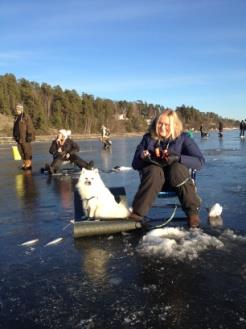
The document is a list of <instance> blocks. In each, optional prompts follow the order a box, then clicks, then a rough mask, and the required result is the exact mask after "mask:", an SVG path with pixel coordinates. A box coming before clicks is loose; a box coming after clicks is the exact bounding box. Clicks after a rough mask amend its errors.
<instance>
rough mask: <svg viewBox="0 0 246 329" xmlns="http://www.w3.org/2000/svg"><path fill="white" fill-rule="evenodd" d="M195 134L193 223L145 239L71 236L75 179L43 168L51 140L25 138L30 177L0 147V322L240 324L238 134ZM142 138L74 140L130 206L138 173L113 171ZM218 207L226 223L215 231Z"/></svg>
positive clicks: (244, 183) (244, 204)
mask: <svg viewBox="0 0 246 329" xmlns="http://www.w3.org/2000/svg"><path fill="white" fill-rule="evenodd" d="M194 138H195V140H196V141H197V143H198V145H199V146H200V148H201V149H202V151H203V153H204V155H205V158H206V165H205V167H204V168H203V169H202V171H200V172H198V174H197V188H198V191H199V194H200V196H201V198H202V200H203V205H202V209H201V224H202V225H201V229H199V230H195V231H196V232H193V233H191V232H190V231H188V230H187V229H186V227H185V223H175V222H174V224H173V223H171V224H170V225H169V226H168V227H167V228H165V229H164V230H163V231H162V232H159V233H158V232H157V233H156V234H154V233H153V234H152V235H151V234H149V235H146V234H144V233H143V232H133V233H131V234H117V235H114V236H101V237H92V238H83V239H78V240H74V238H73V230H72V224H71V223H70V220H71V219H73V218H74V185H75V183H76V179H77V177H78V176H76V175H74V176H55V177H48V176H45V175H42V174H41V173H40V168H41V167H42V166H43V165H44V163H45V162H50V161H51V157H50V155H49V153H48V149H49V144H47V143H38V142H36V143H34V144H33V157H34V160H33V168H34V169H33V171H32V173H31V174H30V173H28V172H22V171H20V170H19V169H18V166H19V165H20V164H19V163H18V162H15V161H13V160H12V154H11V146H10V145H0V159H1V166H0V181H1V195H0V209H1V216H0V227H1V230H0V237H1V239H0V266H1V271H0V283H1V284H0V328H4V329H7V328H15V329H23V328H32V329H36V328H55V329H56V328H87V329H91V328H146V329H149V328H169V329H170V328H179V329H182V328H189V329H193V328H197V329H198V328H199V329H201V328H207V329H209V328H210V329H218V328H223V329H226V328H228V329H229V328H230V329H231V328H233V329H243V328H246V307H245V305H246V251H245V250H246V249H245V247H246V216H245V212H246V141H244V140H240V138H239V131H225V133H224V138H223V139H221V140H220V139H219V138H218V135H217V133H211V134H210V136H209V138H208V139H201V138H200V135H199V134H197V135H196V134H195V136H194ZM139 140H140V138H139V137H134V138H125V139H124V138H117V139H113V146H112V151H111V152H109V151H104V150H102V146H101V143H100V142H99V141H98V140H88V141H80V142H78V143H79V145H80V149H81V152H80V156H81V157H82V158H84V159H85V160H91V159H93V160H94V162H95V165H96V167H98V168H99V169H100V171H101V177H102V179H103V180H104V182H105V184H106V185H107V186H110V187H113V186H124V187H125V190H126V194H127V199H128V202H129V205H131V201H132V199H133V196H134V194H135V192H136V189H137V186H138V183H139V178H138V174H137V172H135V171H133V170H129V171H124V172H118V173H115V172H111V173H110V170H111V169H112V168H113V167H114V166H116V165H120V166H126V167H129V166H131V161H132V157H133V153H134V151H135V148H136V145H137V143H138V142H139ZM215 203H219V204H221V205H222V206H223V212H222V219H223V224H222V226H220V227H214V228H213V227H211V226H210V225H209V223H208V220H207V208H209V207H211V206H212V205H213V204H215ZM159 211H160V210H158V208H153V209H152V210H151V212H150V217H151V216H153V217H155V216H157V217H158V215H159ZM57 238H62V239H61V241H59V243H56V244H54V245H50V246H46V244H47V243H49V242H50V241H53V240H54V239H57ZM30 240H36V243H34V244H33V245H31V246H21V244H22V243H23V242H26V241H30Z"/></svg>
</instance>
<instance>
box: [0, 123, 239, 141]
mask: <svg viewBox="0 0 246 329" xmlns="http://www.w3.org/2000/svg"><path fill="white" fill-rule="evenodd" d="M226 130H227V131H228V130H238V128H236V127H234V128H224V131H226ZM210 131H211V132H212V131H217V129H214V130H210ZM192 132H193V133H199V131H192ZM145 133H146V132H137V133H136V132H134V133H117V134H111V136H110V137H111V138H118V137H121V138H122V137H125V138H130V137H138V136H143V134H145ZM55 138H56V134H51V135H37V136H36V140H35V141H34V143H37V142H51V141H52V140H53V139H55ZM72 138H73V140H77V141H78V140H86V139H99V140H100V138H101V134H72ZM15 143H16V142H15V141H14V140H13V137H10V136H7V137H5V136H0V145H1V144H15Z"/></svg>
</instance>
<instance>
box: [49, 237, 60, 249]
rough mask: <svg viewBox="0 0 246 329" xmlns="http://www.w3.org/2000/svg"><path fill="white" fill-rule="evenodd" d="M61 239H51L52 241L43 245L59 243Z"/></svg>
mask: <svg viewBox="0 0 246 329" xmlns="http://www.w3.org/2000/svg"><path fill="white" fill-rule="evenodd" d="M62 240H63V238H57V239H55V240H52V241H50V242H48V243H46V245H45V247H48V246H52V245H54V244H58V243H60V242H61V241H62Z"/></svg>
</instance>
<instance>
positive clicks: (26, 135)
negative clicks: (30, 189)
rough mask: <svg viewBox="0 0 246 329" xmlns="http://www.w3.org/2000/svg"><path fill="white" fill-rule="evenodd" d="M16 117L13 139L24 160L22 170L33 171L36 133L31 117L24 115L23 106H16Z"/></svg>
mask: <svg viewBox="0 0 246 329" xmlns="http://www.w3.org/2000/svg"><path fill="white" fill-rule="evenodd" d="M15 110H16V116H15V121H14V126H13V138H14V140H15V141H16V142H17V147H18V150H19V152H20V155H21V159H22V160H23V165H22V167H21V169H22V170H31V169H32V145H31V142H32V141H34V140H35V131H34V126H33V123H32V120H31V118H30V116H29V115H28V114H26V113H24V107H23V105H22V104H20V103H19V104H17V105H16V109H15Z"/></svg>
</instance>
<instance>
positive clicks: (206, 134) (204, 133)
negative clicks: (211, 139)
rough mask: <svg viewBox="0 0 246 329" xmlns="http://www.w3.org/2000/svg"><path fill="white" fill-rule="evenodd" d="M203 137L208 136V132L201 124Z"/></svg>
mask: <svg viewBox="0 0 246 329" xmlns="http://www.w3.org/2000/svg"><path fill="white" fill-rule="evenodd" d="M200 132H201V137H208V135H209V134H208V132H207V131H204V130H203V125H201V126H200Z"/></svg>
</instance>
